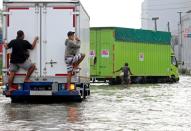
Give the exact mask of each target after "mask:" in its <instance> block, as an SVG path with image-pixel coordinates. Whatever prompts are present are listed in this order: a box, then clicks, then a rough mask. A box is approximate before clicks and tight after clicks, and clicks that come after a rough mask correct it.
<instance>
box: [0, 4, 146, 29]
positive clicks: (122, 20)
mask: <svg viewBox="0 0 191 131" xmlns="http://www.w3.org/2000/svg"><path fill="white" fill-rule="evenodd" d="M142 1H143V0H81V2H82V4H83V5H84V7H85V9H86V10H87V12H88V14H89V15H90V18H91V21H90V25H91V26H92V27H100V26H116V27H117V26H118V27H129V28H140V27H141V3H142ZM0 2H1V5H0V7H2V0H0Z"/></svg>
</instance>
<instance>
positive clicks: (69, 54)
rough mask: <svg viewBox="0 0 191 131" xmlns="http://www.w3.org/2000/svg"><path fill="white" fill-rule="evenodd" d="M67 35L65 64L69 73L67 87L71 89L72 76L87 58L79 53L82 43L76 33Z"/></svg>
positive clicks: (70, 32)
mask: <svg viewBox="0 0 191 131" xmlns="http://www.w3.org/2000/svg"><path fill="white" fill-rule="evenodd" d="M67 35H68V39H66V41H65V46H66V48H65V62H66V64H67V71H68V80H67V81H68V84H67V87H68V88H69V86H70V84H71V78H72V75H74V73H75V70H76V69H77V68H78V66H79V64H80V63H81V62H82V61H83V59H84V58H85V54H82V53H79V50H80V47H81V42H80V39H79V38H78V37H77V36H75V32H72V31H69V32H68V34H67Z"/></svg>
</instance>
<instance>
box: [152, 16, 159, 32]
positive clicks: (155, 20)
mask: <svg viewBox="0 0 191 131" xmlns="http://www.w3.org/2000/svg"><path fill="white" fill-rule="evenodd" d="M152 20H153V21H154V24H155V31H157V20H159V17H153V18H152Z"/></svg>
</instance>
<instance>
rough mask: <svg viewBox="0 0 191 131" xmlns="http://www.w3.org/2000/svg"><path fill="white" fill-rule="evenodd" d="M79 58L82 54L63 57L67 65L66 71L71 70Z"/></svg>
mask: <svg viewBox="0 0 191 131" xmlns="http://www.w3.org/2000/svg"><path fill="white" fill-rule="evenodd" d="M81 58H82V54H77V55H75V56H67V57H65V62H66V65H67V72H71V71H72V70H73V64H75V63H76V62H78V61H79V60H80V59H81Z"/></svg>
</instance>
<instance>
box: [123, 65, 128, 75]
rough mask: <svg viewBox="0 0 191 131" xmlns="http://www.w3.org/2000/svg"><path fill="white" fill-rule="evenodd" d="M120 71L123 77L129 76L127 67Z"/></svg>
mask: <svg viewBox="0 0 191 131" xmlns="http://www.w3.org/2000/svg"><path fill="white" fill-rule="evenodd" d="M122 71H123V73H124V77H127V76H128V75H129V67H128V66H124V67H123V68H122Z"/></svg>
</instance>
